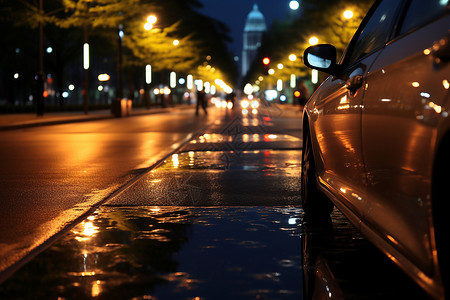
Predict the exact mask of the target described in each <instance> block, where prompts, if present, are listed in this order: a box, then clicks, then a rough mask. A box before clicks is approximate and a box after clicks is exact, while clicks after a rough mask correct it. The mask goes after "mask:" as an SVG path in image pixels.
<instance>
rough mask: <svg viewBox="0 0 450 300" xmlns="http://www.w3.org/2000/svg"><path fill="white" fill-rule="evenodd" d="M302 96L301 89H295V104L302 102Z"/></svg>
mask: <svg viewBox="0 0 450 300" xmlns="http://www.w3.org/2000/svg"><path fill="white" fill-rule="evenodd" d="M300 96H301V93H300V91H299V90H295V91H294V104H301V103H300Z"/></svg>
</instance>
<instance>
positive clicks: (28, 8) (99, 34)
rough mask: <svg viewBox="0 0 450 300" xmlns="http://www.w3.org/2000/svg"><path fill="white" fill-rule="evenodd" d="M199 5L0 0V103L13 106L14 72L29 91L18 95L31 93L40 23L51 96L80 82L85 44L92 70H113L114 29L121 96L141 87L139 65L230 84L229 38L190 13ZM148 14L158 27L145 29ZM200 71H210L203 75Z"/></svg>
mask: <svg viewBox="0 0 450 300" xmlns="http://www.w3.org/2000/svg"><path fill="white" fill-rule="evenodd" d="M39 4H43V5H42V7H40V5H39ZM201 6H202V4H201V3H200V2H199V1H197V0H121V1H117V0H44V1H43V0H20V1H17V0H2V1H1V7H0V42H1V44H2V45H5V46H4V47H3V46H2V48H1V49H0V51H1V52H0V59H1V66H2V67H1V72H0V80H1V86H2V87H3V88H2V89H1V90H2V91H3V92H1V93H2V94H0V100H1V99H2V98H3V99H5V98H7V99H8V100H9V102H11V103H13V102H14V101H15V99H16V98H17V94H15V92H14V88H13V87H14V84H15V83H14V82H17V81H18V80H17V79H18V78H17V77H18V76H19V75H14V76H16V77H13V74H19V73H17V72H18V71H17V70H19V69H20V70H21V71H20V78H21V80H25V81H26V82H27V83H28V84H22V86H23V89H29V90H28V91H25V92H23V94H24V95H28V94H30V93H31V89H32V88H33V87H32V82H33V79H34V76H35V75H36V74H37V73H38V71H39V56H40V55H39V51H40V49H39V48H40V43H39V39H40V35H39V25H40V24H42V25H43V35H42V36H43V39H42V42H43V48H44V49H47V48H48V47H50V48H48V49H51V54H50V53H47V52H44V53H43V55H42V57H43V59H44V71H45V73H51V74H52V75H53V80H54V83H55V85H56V86H57V91H58V92H57V93H56V94H57V96H58V97H61V95H62V93H63V90H64V89H65V86H66V85H67V82H69V81H73V80H74V78H68V77H83V74H82V73H83V71H82V70H81V68H82V63H81V58H82V45H83V43H85V42H89V44H90V49H91V65H92V68H97V69H98V70H102V69H108V68H109V69H115V68H114V67H115V66H116V65H117V62H118V61H119V58H118V54H117V53H118V39H119V34H118V33H119V30H120V31H122V33H123V37H122V38H121V43H122V44H123V51H122V54H123V70H124V74H125V76H124V78H126V79H125V81H126V82H127V87H128V91H129V92H133V89H134V87H138V86H142V83H143V80H144V72H143V70H144V66H145V65H147V64H150V65H151V66H152V70H153V71H154V72H161V74H164V72H165V71H175V72H177V73H184V74H188V73H189V74H193V75H194V77H196V78H200V76H201V77H202V78H200V79H203V80H204V81H213V80H214V78H220V79H222V80H224V81H226V82H229V83H234V82H235V80H236V78H237V67H236V64H235V63H234V61H233V56H232V54H231V53H230V52H229V51H228V48H227V44H226V43H227V41H230V39H231V38H230V37H229V29H228V28H227V26H226V25H225V24H223V23H221V22H219V21H217V20H215V19H212V18H210V17H208V16H205V15H202V14H200V13H199V12H198V11H197V9H198V8H200V7H201ZM149 15H155V16H157V18H158V21H157V23H156V24H155V25H154V28H153V29H151V30H146V29H144V24H145V22H146V19H147V17H148V16H149ZM174 41H177V43H175V44H174ZM207 58H208V59H207ZM206 66H210V67H209V68H208V72H205V69H206V68H205V67H206ZM211 66H212V67H211ZM211 70H213V71H214V72H212V71H211ZM112 77H113V76H112ZM14 79H15V81H14ZM11 87H12V88H11ZM60 102H61V103H63V102H62V101H60Z"/></svg>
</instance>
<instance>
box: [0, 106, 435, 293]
mask: <svg viewBox="0 0 450 300" xmlns="http://www.w3.org/2000/svg"><path fill="white" fill-rule="evenodd" d="M298 117H299V113H297V112H292V111H291V112H286V111H280V110H275V109H274V110H268V111H265V112H262V113H260V114H258V115H254V116H249V117H242V116H240V114H231V113H230V114H229V115H227V116H226V118H225V119H226V120H227V122H225V123H222V122H217V123H215V125H213V126H211V127H210V128H209V129H208V130H207V131H206V132H203V133H202V134H201V135H199V136H198V137H196V138H195V139H193V140H191V141H190V142H189V143H187V144H186V145H184V146H183V147H182V148H181V149H179V151H178V152H177V153H175V154H173V155H171V156H169V157H167V158H166V159H165V160H164V161H163V162H162V163H161V164H160V165H159V166H157V167H156V168H154V169H152V170H151V171H149V172H146V173H145V174H143V175H142V176H140V177H139V178H138V179H137V180H136V181H135V182H134V183H133V184H132V185H130V186H128V187H127V188H126V189H124V190H123V191H122V192H121V193H119V194H116V195H115V196H114V197H113V198H111V199H109V200H108V201H107V202H106V203H104V204H103V205H102V206H101V207H99V208H98V209H97V210H96V211H95V212H94V213H93V214H91V215H90V216H88V217H87V218H86V219H85V220H83V221H82V222H81V223H79V224H77V225H76V226H75V227H73V228H72V229H71V230H69V231H67V232H66V234H64V235H63V236H62V237H61V238H60V239H59V240H58V241H56V242H55V243H54V244H53V245H51V246H50V247H49V248H48V249H46V250H45V251H43V252H42V253H41V254H39V255H38V256H36V257H35V258H34V259H33V260H31V261H30V262H29V263H28V264H26V265H25V266H24V267H23V268H22V269H20V270H19V271H18V272H16V273H15V274H14V275H13V276H12V277H11V278H10V279H8V280H6V281H5V282H4V283H3V284H2V285H0V299H199V300H200V299H310V298H313V299H427V298H426V296H425V295H424V294H423V292H421V291H420V289H418V288H417V287H416V286H415V285H414V284H413V283H412V282H411V281H410V280H409V279H408V278H406V277H405V276H404V275H403V274H402V273H401V272H400V271H399V270H398V269H397V268H396V267H395V266H394V265H393V264H392V263H391V262H390V261H388V260H387V259H386V258H385V257H384V256H383V255H382V254H381V253H380V252H379V251H378V250H376V249H375V248H374V247H373V246H371V245H370V244H368V243H367V241H366V240H365V239H363V238H362V237H361V236H360V235H359V234H358V233H357V232H356V231H355V229H353V227H351V225H350V224H349V223H348V222H347V221H346V220H345V218H344V217H343V216H342V215H341V214H340V213H339V212H338V211H336V210H335V211H334V212H333V215H332V218H331V219H330V220H329V222H320V223H319V224H315V223H311V222H309V221H307V220H305V218H304V216H303V211H302V209H301V205H300V196H299V195H300V167H301V139H300V136H301V135H300V127H299V124H300V120H299V119H298ZM25 287H26V288H25Z"/></svg>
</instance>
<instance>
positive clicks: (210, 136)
mask: <svg viewBox="0 0 450 300" xmlns="http://www.w3.org/2000/svg"><path fill="white" fill-rule="evenodd" d="M299 140H300V139H299V138H297V137H294V136H291V135H287V134H279V135H277V134H258V133H253V134H248V133H244V134H236V135H223V134H217V133H205V134H203V135H201V136H199V137H198V138H197V139H194V140H192V141H191V142H190V143H191V144H199V143H201V144H203V143H224V142H235V141H241V142H244V143H256V142H260V141H266V142H275V141H279V142H297V141H299Z"/></svg>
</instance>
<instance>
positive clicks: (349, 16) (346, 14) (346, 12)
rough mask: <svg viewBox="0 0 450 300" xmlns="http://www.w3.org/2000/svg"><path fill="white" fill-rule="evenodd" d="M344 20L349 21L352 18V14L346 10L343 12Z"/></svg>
mask: <svg viewBox="0 0 450 300" xmlns="http://www.w3.org/2000/svg"><path fill="white" fill-rule="evenodd" d="M343 15H344V18H345V19H347V20H350V19H351V18H353V12H352V11H351V10H346V11H344V14H343Z"/></svg>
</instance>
